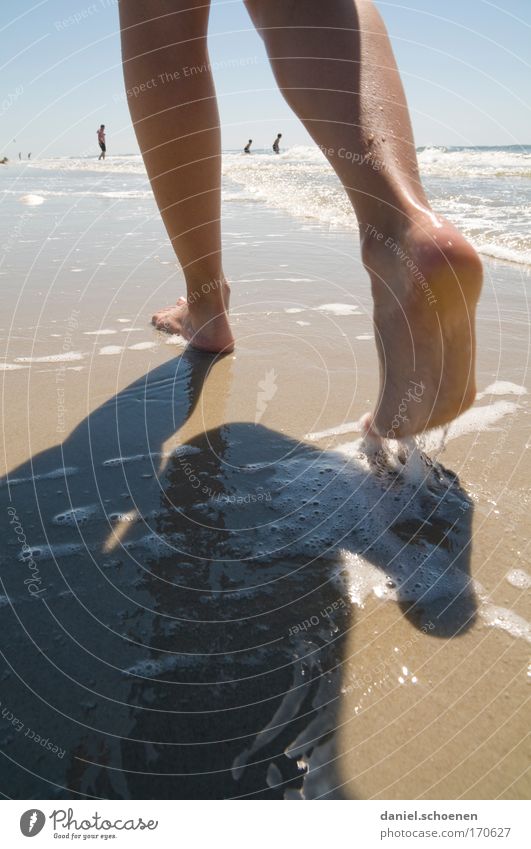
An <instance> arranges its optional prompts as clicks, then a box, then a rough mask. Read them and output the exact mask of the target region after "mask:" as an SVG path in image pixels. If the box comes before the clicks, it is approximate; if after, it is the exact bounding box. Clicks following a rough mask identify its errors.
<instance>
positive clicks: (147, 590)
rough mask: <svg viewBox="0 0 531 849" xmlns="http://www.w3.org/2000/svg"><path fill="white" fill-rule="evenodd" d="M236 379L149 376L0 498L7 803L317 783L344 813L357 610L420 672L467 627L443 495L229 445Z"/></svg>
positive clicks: (341, 465) (227, 367) (368, 469)
mask: <svg viewBox="0 0 531 849" xmlns="http://www.w3.org/2000/svg"><path fill="white" fill-rule="evenodd" d="M231 363H232V360H231V358H224V359H220V360H213V359H211V358H210V357H208V356H204V355H199V354H194V353H191V352H187V353H185V354H183V355H182V356H181V357H180V358H178V359H177V360H172V361H170V362H168V363H166V364H164V365H162V366H160V367H158V368H156V369H154V370H153V371H151V372H149V373H148V374H147V375H145V377H144V378H142V379H141V380H138V381H136V382H135V383H133V384H131V385H130V386H129V387H128V388H127V389H125V390H124V391H123V392H120V393H119V394H118V395H117V396H115V397H114V398H112V399H110V400H109V401H107V402H106V403H105V404H103V406H102V407H100V408H99V409H98V410H96V411H95V412H94V413H93V414H91V415H90V416H89V417H87V419H85V420H84V421H83V422H82V424H80V425H79V427H77V428H76V430H75V431H74V432H73V433H72V434H71V435H70V436H69V438H68V439H67V440H66V441H65V442H64V443H63V444H62V445H59V446H56V447H54V448H52V449H50V450H48V451H45V452H43V453H41V454H39V455H37V456H35V457H33V458H32V459H31V461H29V462H28V463H26V464H24V465H23V466H21V467H19V468H17V469H15V470H14V471H13V472H12V474H11V475H10V476H9V480H5V481H3V482H2V484H1V487H2V488H1V490H0V493H1V497H2V501H3V502H4V506H3V508H2V519H3V521H4V523H5V528H4V533H3V536H2V540H3V544H2V554H1V557H2V560H1V566H2V582H3V587H2V592H3V594H4V596H5V598H4V599H3V602H4V603H3V605H2V614H3V620H4V627H3V628H2V629H1V630H0V635H1V636H0V647H1V651H2V655H3V658H4V663H3V667H4V669H3V672H2V679H1V680H2V696H1V700H2V708H5V709H6V710H7V711H8V712H9V714H13V717H15V718H18V719H19V720H20V721H21V722H22V723H23V724H24V727H29V728H31V729H34V730H35V732H36V734H37V735H38V736H39V738H40V741H41V742H35V739H34V738H33V739H29V738H28V736H26V735H24V734H22V733H20V732H19V731H17V726H16V724H15V723H14V722H11V723H8V724H7V725H6V724H5V723H4V724H3V725H2V730H1V734H2V744H3V753H2V754H3V758H2V770H3V772H4V773H5V775H6V777H9V786H10V787H11V793H12V796H13V797H15V798H76V797H101V798H220V797H221V798H229V797H237V796H251V797H252V796H255V797H260V798H282V797H284V795H286V796H287V797H288V798H289V797H297V795H298V794H299V791H300V788H301V787H302V785H303V780H304V779H305V776H306V770H307V764H308V762H311V763H312V780H311V782H310V781H308V780H307V781H306V784H307V786H308V788H309V789H311V790H312V793H313V795H326V794H327V793H329V794H330V795H331V796H336V797H338V796H341V795H342V793H343V791H342V790H341V787H340V785H341V783H342V780H341V777H340V775H339V772H338V771H337V770H336V768H335V762H334V759H335V758H336V757H337V751H336V748H335V747H337V735H334V734H333V733H332V732H334V729H335V728H336V727H337V726H338V724H339V723H341V722H343V720H342V719H341V717H340V714H341V705H342V704H343V703H344V698H345V693H347V694H348V692H349V690H348V688H349V681H348V680H346V679H345V674H344V670H345V666H344V664H345V662H346V660H348V662H349V664H348V665H349V670H350V671H351V670H352V646H353V644H354V646H355V645H356V630H355V628H356V619H357V616H358V611H359V607H357V606H356V604H355V603H353V602H356V603H357V604H361V603H363V602H364V601H365V599H366V598H367V596H368V595H371V594H373V592H374V591H375V590H376V593H377V595H378V594H380V596H385V594H386V593H387V594H388V595H389V597H390V598H392V599H394V600H395V601H396V603H397V604H398V607H397V606H396V604H394V603H392V604H391V605H387V606H386V609H389V610H395V611H396V610H398V611H399V612H400V618H401V619H403V617H402V614H405V617H406V619H405V620H404V621H406V622H407V623H408V629H409V631H410V632H412V631H414V633H415V634H417V637H418V640H419V641H422V642H423V644H424V643H425V644H426V645H428V644H429V645H430V651H431V650H432V649H431V647H432V646H437V645H440V644H441V643H442V642H446V641H448V640H449V639H452V640H453V639H455V638H457V639H460V638H461V635H463V634H465V632H467V631H468V629H470V627H471V626H472V625H473V623H474V620H475V615H476V601H475V597H474V593H473V590H472V588H471V582H470V580H469V558H470V528H471V522H472V513H473V510H472V503H471V502H470V500H469V499H468V497H467V496H466V494H465V493H464V492H463V490H462V489H461V487H460V485H459V482H458V480H457V479H456V478H455V476H454V475H452V474H451V473H449V472H447V471H446V470H444V469H443V468H442V467H441V466H438V465H437V464H432V463H430V462H428V461H427V460H425V459H424V458H422V457H420V458H419V457H417V462H418V463H420V464H421V466H422V475H423V479H422V481H420V482H419V479H418V477H416V478H414V479H413V478H410V477H409V476H408V474H409V473H408V465H407V462H406V463H405V465H403V467H401V462H402V461H400V462H398V465H396V464H395V466H393V467H390V466H389V465H388V464H387V463H386V461H385V458H384V457H382V456H378V455H374V454H372V455H371V454H370V452H369V453H367V452H366V450H365V448H364V446H363V444H362V443H359V444H357V446H356V447H355V448H354V449H353V450H351V451H350V452H342V451H321V450H319V449H317V448H315V447H314V446H308V445H306V444H304V443H297V442H296V441H294V440H293V439H291V438H288V437H286V436H284V435H282V434H280V433H277V432H275V431H273V430H270V429H268V428H266V427H263V426H261V425H255V424H253V423H246V422H243V423H241V422H240V423H230V424H224V425H223V424H221V425H220V424H219V422H223V421H224V420H225V417H224V403H225V396H224V392H223V391H220V392H218V393H217V394H214V395H213V396H212V398H211V397H210V395H209V396H208V403H207V402H206V401H205V395H204V393H203V388H204V386H205V383H208V381H210V380H215V381H217V383H218V387H220V388H221V387H225V392H228V391H229V389H230V384H231V369H232V365H231ZM213 422H217V424H215V425H212V423H213ZM65 470H66V472H65ZM7 508H10V509H11V510H15V511H16V515H17V521H18V524H19V526H20V527H21V528H22V531H23V534H24V539H27V542H28V545H29V546H30V549H29V550H28V549H24V550H23V551H22V549H21V543H20V535H19V536H17V535H16V534H15V533H14V530H13V524H12V522H11V517H12V515H13V514H10V513H8V510H7ZM37 573H38V579H39V583H38V590H39V592H31V591H28V584H25V583H24V579H25V578H26V577H27V575H28V574H31V575H32V576H33V578H34V580H35V579H36V577H37ZM361 648H362V647H361V646H359V647H356V650H358V651H359V650H360V649H361ZM347 652H348V658H347ZM359 669H360V670H362V669H364V658H363V653H361V654H360V656H359ZM363 674H364V675H365V671H364V672H363ZM372 674H373V675H374V673H372ZM360 676H361V671H360ZM364 680H367V679H365V678H364ZM369 680H370V675H369ZM351 685H352V680H350V686H351ZM351 689H352V686H351ZM42 741H46V743H44V744H43V743H42ZM48 742H52V745H57V747H59V748H60V749H61V750H64V751H65V752H66V754H65V755H64V757H59V756H57V754H54V753H53V751H52V747H51V746H50V747H48V745H47V744H48ZM312 751H313V755H312ZM312 757H313V762H312ZM324 764H326V765H324ZM317 767H319V769H317ZM321 767H322V768H321ZM6 786H7V785H6ZM316 788H317V789H316ZM355 792H356V793H361V792H362V791H361V790H360V788H359V787H358V788H357V789H356V791H355ZM306 795H310V793H309V792H308V793H307V794H306Z"/></svg>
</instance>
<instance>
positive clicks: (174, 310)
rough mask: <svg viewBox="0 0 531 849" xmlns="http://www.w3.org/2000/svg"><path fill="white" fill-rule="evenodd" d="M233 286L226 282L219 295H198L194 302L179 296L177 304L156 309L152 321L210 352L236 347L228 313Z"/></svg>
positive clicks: (157, 325) (198, 348)
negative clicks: (231, 287)
mask: <svg viewBox="0 0 531 849" xmlns="http://www.w3.org/2000/svg"><path fill="white" fill-rule="evenodd" d="M229 296H230V289H229V286H228V284H227V283H224V284H223V296H222V299H220V298H212V297H209V298H206V297H205V298H198V299H197V301H196V302H195V303H193V302H192V303H191V302H190V301H189V300H186V299H185V298H179V300H178V301H177V303H176V304H172V305H171V306H168V307H164V308H163V309H161V310H159V311H158V312H156V313H155V314H154V315H153V317H152V319H151V323H152V324H153V325H154V327H156V328H157V330H160V331H162V332H164V333H169V334H172V335H173V334H178V335H179V336H182V337H183V339H185V340H186V341H187V342H188V343H189V344H190V345H191V346H192V347H193V348H196V349H197V350H199V351H206V352H208V353H211V354H222V353H223V354H228V353H230V352H231V351H233V350H234V337H233V335H232V331H231V328H230V323H229V317H228V305H229Z"/></svg>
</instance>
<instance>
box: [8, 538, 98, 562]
mask: <svg viewBox="0 0 531 849" xmlns="http://www.w3.org/2000/svg"><path fill="white" fill-rule="evenodd" d="M86 550H87V547H86V546H84V545H81V544H79V543H68V542H67V543H62V544H60V545H33V546H29V547H28V548H26V549H24V551H23V552H22V553H21V554H20V555H19V556H18V560H20V561H21V562H25V561H28V560H37V561H41V560H58V559H59V558H60V557H72V556H73V555H77V554H82V553H83V552H84V551H86Z"/></svg>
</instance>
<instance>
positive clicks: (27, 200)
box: [19, 195, 44, 206]
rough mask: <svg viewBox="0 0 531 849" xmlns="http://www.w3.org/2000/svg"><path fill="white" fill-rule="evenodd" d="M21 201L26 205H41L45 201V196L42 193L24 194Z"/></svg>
mask: <svg viewBox="0 0 531 849" xmlns="http://www.w3.org/2000/svg"><path fill="white" fill-rule="evenodd" d="M19 202H20V203H23V204H24V205H25V206H40V205H41V204H42V203H44V198H43V197H42V196H41V195H22V197H20V198H19Z"/></svg>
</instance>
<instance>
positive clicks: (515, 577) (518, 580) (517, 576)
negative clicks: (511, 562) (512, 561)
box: [505, 569, 531, 590]
mask: <svg viewBox="0 0 531 849" xmlns="http://www.w3.org/2000/svg"><path fill="white" fill-rule="evenodd" d="M505 577H506V578H507V580H508V582H509V583H510V584H511V586H512V587H517V588H518V589H519V590H528V589H530V588H531V575H528V573H527V572H524V570H523V569H512V570H511V571H510V572H508V573H507V575H506V576H505Z"/></svg>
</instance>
